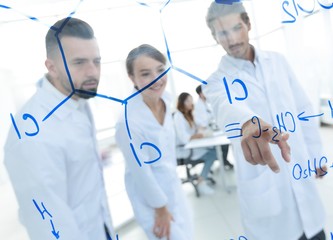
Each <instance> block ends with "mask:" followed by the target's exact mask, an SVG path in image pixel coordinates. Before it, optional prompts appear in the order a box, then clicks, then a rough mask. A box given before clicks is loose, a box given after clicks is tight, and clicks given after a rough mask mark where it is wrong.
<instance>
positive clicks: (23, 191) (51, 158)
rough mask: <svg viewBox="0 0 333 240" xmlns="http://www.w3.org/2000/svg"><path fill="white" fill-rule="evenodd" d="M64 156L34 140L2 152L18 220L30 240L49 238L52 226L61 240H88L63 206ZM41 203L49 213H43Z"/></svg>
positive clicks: (50, 146)
mask: <svg viewBox="0 0 333 240" xmlns="http://www.w3.org/2000/svg"><path fill="white" fill-rule="evenodd" d="M65 157H66V156H64V153H63V151H62V150H61V149H60V148H59V147H57V146H54V145H49V144H47V143H45V142H39V141H33V140H17V142H15V143H14V144H13V145H12V146H10V147H9V148H6V149H5V165H6V168H7V171H8V174H9V176H10V179H11V182H12V185H13V188H14V191H15V194H16V196H17V200H18V203H19V215H20V220H21V221H22V222H23V224H24V225H25V226H26V228H27V231H28V234H29V236H30V239H33V240H45V239H52V238H54V235H53V234H52V231H53V227H54V230H55V231H54V232H58V231H59V236H60V239H63V240H77V239H80V240H89V239H88V237H87V236H86V235H84V234H83V233H81V232H80V230H79V228H78V225H77V219H76V217H79V216H74V213H73V211H72V210H71V209H70V208H69V206H68V204H67V203H66V202H67V199H68V192H67V186H66V182H67V179H66V163H65V161H64V159H65ZM33 201H35V202H36V204H37V206H38V207H39V209H40V211H41V212H40V211H39V210H38V208H37V206H36V205H35V203H34V202H33ZM42 204H43V205H44V207H45V209H46V210H47V212H48V213H46V212H43V211H44V207H43V205H42ZM92 221H93V219H92ZM52 225H53V227H52Z"/></svg>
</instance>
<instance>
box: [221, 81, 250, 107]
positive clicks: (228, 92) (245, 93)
mask: <svg viewBox="0 0 333 240" xmlns="http://www.w3.org/2000/svg"><path fill="white" fill-rule="evenodd" d="M222 81H223V84H224V88H225V90H226V92H227V95H228V100H229V103H230V104H232V99H231V93H230V89H229V85H228V82H227V79H226V78H225V77H223V80H222ZM235 83H238V84H239V85H240V86H241V87H242V90H243V92H244V96H242V97H239V96H238V97H235V100H237V101H243V100H245V99H246V98H247V97H248V95H249V94H248V91H247V88H246V85H245V83H244V82H243V81H242V80H240V79H234V80H233V81H232V83H231V85H233V84H235Z"/></svg>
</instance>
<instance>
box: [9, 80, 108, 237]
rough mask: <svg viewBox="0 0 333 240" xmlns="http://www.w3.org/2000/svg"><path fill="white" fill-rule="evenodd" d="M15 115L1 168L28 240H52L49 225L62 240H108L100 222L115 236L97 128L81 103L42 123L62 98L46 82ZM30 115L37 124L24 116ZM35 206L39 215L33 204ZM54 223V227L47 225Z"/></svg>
mask: <svg viewBox="0 0 333 240" xmlns="http://www.w3.org/2000/svg"><path fill="white" fill-rule="evenodd" d="M38 85H39V86H38V89H37V92H36V93H35V95H34V96H33V97H32V98H31V99H30V100H29V101H28V102H27V103H26V105H25V106H24V107H23V109H22V110H21V111H20V112H19V113H18V114H17V115H16V116H15V122H16V125H17V127H18V129H19V131H20V133H21V136H22V139H19V138H18V136H17V134H16V132H15V130H14V129H13V127H12V128H11V130H10V132H9V135H8V138H7V142H6V145H5V165H6V168H7V170H8V173H9V176H10V179H11V182H12V185H13V187H14V190H15V194H16V197H17V200H18V203H19V215H20V219H21V221H22V223H23V224H24V225H25V226H26V228H27V230H28V234H29V236H30V239H32V240H45V239H55V237H54V236H53V235H52V233H51V231H52V224H53V226H54V228H55V230H56V231H59V237H60V239H63V240H77V239H80V240H96V239H101V240H104V239H106V236H105V230H104V224H106V225H107V226H108V228H109V229H110V231H111V233H113V230H112V226H111V218H110V214H109V210H108V207H107V199H106V192H105V189H104V183H103V176H102V168H101V163H100V158H99V154H98V152H97V148H96V140H95V130H94V125H93V122H92V119H90V118H91V115H90V112H89V109H88V106H87V103H86V101H85V100H80V101H79V102H76V101H74V100H71V99H70V100H68V101H67V102H66V103H64V104H63V105H62V106H61V107H60V108H58V109H57V110H56V111H55V112H54V113H53V114H52V115H51V116H50V117H49V118H48V119H47V120H45V121H44V122H43V121H42V119H43V118H44V117H45V116H46V115H47V114H48V113H50V112H51V110H52V109H53V108H54V107H55V106H57V105H58V104H59V103H60V102H61V101H62V100H64V99H65V98H66V96H64V95H62V94H61V93H60V92H58V91H57V90H56V89H55V88H54V87H53V86H52V85H51V84H50V83H49V82H48V81H47V80H46V78H43V79H42V80H41V81H39V84H38ZM24 113H28V114H31V115H32V116H33V117H34V118H35V119H36V120H37V122H38V125H39V133H38V134H37V135H35V136H33V137H28V136H26V135H25V133H24V132H28V133H33V132H35V131H36V126H35V124H34V123H33V122H32V121H31V120H30V119H29V118H28V119H27V120H23V119H22V114H24ZM33 199H34V200H35V201H36V203H37V204H38V206H39V208H40V209H41V211H43V210H44V208H43V207H42V203H43V204H44V206H45V208H46V210H47V211H48V212H49V213H50V214H51V216H52V217H51V216H50V215H48V214H46V213H44V217H45V219H44V220H43V218H42V215H41V213H40V212H39V211H38V209H37V207H36V206H35V205H34V203H33ZM51 221H52V223H51Z"/></svg>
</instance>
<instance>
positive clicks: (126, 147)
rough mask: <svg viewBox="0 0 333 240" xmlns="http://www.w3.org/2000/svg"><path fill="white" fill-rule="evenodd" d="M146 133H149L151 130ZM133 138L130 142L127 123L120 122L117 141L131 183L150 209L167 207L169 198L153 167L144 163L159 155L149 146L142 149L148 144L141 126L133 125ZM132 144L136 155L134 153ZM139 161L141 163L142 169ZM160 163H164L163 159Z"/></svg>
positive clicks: (117, 127)
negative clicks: (143, 144)
mask: <svg viewBox="0 0 333 240" xmlns="http://www.w3.org/2000/svg"><path fill="white" fill-rule="evenodd" d="M146 131H149V129H147V130H146ZM131 138H132V139H131V140H130V137H129V136H128V133H127V130H126V124H125V122H119V123H118V124H117V126H116V141H117V145H118V146H119V148H120V150H121V152H122V153H123V156H124V158H125V161H126V168H127V171H129V172H130V174H131V178H132V179H131V183H133V184H134V185H135V187H133V186H132V187H133V188H134V189H135V191H136V193H137V194H139V195H140V198H143V199H144V200H145V201H146V203H147V204H148V205H149V206H150V207H152V208H160V207H163V206H166V204H167V202H168V197H167V196H166V194H165V193H164V192H163V190H162V189H161V187H160V185H159V184H158V179H156V178H155V176H154V174H153V170H152V166H151V165H150V164H145V163H144V161H151V160H153V159H156V158H157V157H158V156H159V154H158V153H157V152H156V151H154V150H153V149H152V148H149V147H147V146H144V147H142V149H140V146H141V144H142V143H144V142H147V140H146V139H145V138H144V136H143V133H140V126H138V127H135V124H134V123H132V124H131ZM131 144H132V146H133V149H134V150H135V153H133V151H132V148H131V146H130V145H131ZM153 144H154V143H153ZM151 150H153V151H151ZM162 154H163V153H162ZM162 156H163V155H162ZM137 160H138V161H140V163H141V167H140V166H139V164H138V162H137ZM159 161H162V159H160V160H159ZM153 164H154V163H153ZM133 188H131V189H133Z"/></svg>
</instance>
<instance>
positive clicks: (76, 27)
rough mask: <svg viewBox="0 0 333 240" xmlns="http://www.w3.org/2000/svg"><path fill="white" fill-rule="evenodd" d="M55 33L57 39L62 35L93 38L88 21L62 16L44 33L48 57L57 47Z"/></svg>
mask: <svg viewBox="0 0 333 240" xmlns="http://www.w3.org/2000/svg"><path fill="white" fill-rule="evenodd" d="M57 34H58V38H59V40H60V39H61V38H62V37H77V38H82V39H93V38H95V35H94V30H93V29H92V27H91V26H90V25H89V24H88V23H86V22H84V21H82V20H80V19H77V18H70V19H68V18H63V19H61V20H59V21H57V22H56V23H55V24H54V25H53V26H52V27H51V28H50V29H49V31H48V32H47V34H46V37H45V46H46V55H47V57H48V58H49V57H51V56H52V54H54V52H55V51H56V50H58V49H59V48H58V40H57V36H56V35H57Z"/></svg>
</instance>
